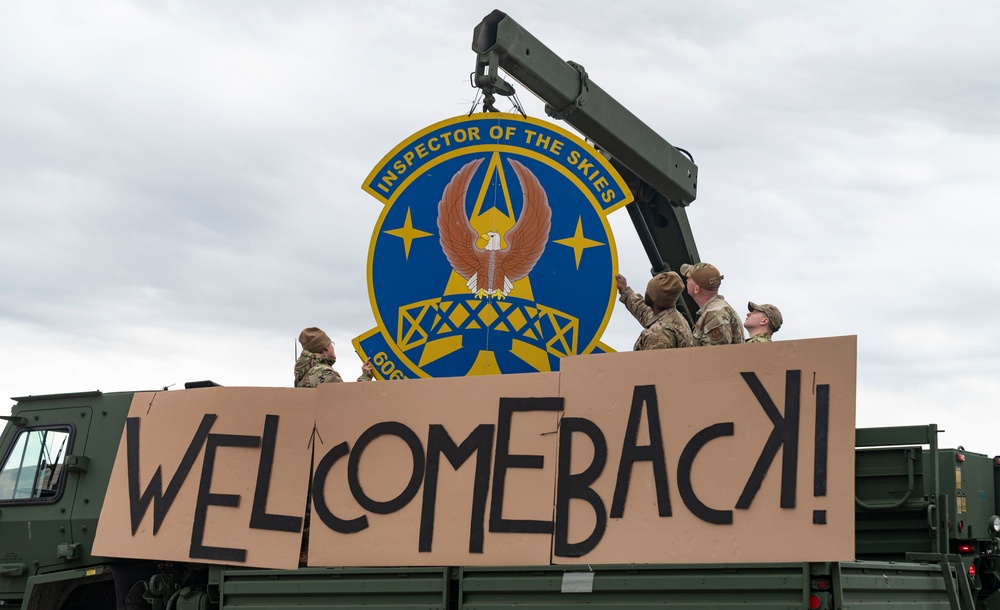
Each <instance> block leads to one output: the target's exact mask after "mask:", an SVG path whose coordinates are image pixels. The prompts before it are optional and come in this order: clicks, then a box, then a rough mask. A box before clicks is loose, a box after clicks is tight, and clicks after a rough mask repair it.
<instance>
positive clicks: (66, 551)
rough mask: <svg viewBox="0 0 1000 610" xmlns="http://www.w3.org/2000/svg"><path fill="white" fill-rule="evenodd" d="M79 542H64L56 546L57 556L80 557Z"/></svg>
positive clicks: (62, 557) (60, 557)
mask: <svg viewBox="0 0 1000 610" xmlns="http://www.w3.org/2000/svg"><path fill="white" fill-rule="evenodd" d="M80 546H81V545H80V543H79V542H63V543H61V544H59V545H58V546H57V547H56V557H57V558H59V559H79V557H80Z"/></svg>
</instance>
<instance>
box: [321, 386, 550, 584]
mask: <svg viewBox="0 0 1000 610" xmlns="http://www.w3.org/2000/svg"><path fill="white" fill-rule="evenodd" d="M372 390H377V391H372ZM317 393H318V394H325V395H326V396H324V398H323V400H324V402H327V403H329V404H338V405H350V407H348V408H346V409H326V410H321V412H320V413H319V415H318V417H317V422H316V425H317V430H318V431H319V433H320V436H321V437H322V439H323V444H322V445H320V444H317V446H316V448H317V454H316V464H317V466H316V473H315V476H314V477H313V485H314V487H313V504H312V519H311V521H312V525H311V527H310V535H309V565H311V566H332V565H372V566H374V565H380V566H386V565H389V566H392V565H409V566H435V565H489V564H494V565H496V564H503V565H519V564H520V565H540V564H541V565H544V564H547V563H548V562H549V538H550V536H549V533H550V532H551V530H552V526H551V521H552V489H553V487H552V486H553V483H554V481H555V472H556V439H557V436H558V435H557V434H556V431H557V429H558V422H559V416H560V415H561V414H562V401H561V399H559V398H558V395H559V375H558V374H556V373H540V374H533V375H504V376H503V377H486V378H461V377H459V378H453V379H433V380H419V381H418V380H413V381H400V382H391V383H378V384H371V383H360V384H331V385H328V386H321V387H319V388H318V389H317ZM539 534H541V535H539Z"/></svg>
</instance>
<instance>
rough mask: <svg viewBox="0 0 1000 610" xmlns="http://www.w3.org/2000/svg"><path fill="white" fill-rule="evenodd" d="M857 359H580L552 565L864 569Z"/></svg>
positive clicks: (569, 380) (705, 354)
mask: <svg viewBox="0 0 1000 610" xmlns="http://www.w3.org/2000/svg"><path fill="white" fill-rule="evenodd" d="M856 350H857V345H856V340H855V338H854V337H846V338H836V339H818V340H804V341H778V342H774V343H759V344H743V345H732V346H722V347H699V348H689V349H671V350H659V351H654V352H632V353H627V354H616V355H615V356H614V357H611V358H609V357H598V356H586V357H579V358H573V359H570V360H567V361H566V362H565V363H563V368H562V371H561V373H560V384H559V385H560V389H561V393H562V395H563V397H564V398H565V400H566V415H565V417H564V418H563V420H562V422H561V424H560V464H559V477H560V481H559V488H558V489H557V492H556V524H557V527H556V532H555V540H554V545H553V563H723V562H772V561H834V560H853V559H854V420H855V418H854V409H855V406H854V405H855V384H856V380H855V376H856V365H855V359H856ZM571 418H579V419H577V420H576V421H574V420H573V419H571ZM567 437H568V438H567ZM570 439H571V440H570ZM595 447H597V453H599V454H600V459H595V457H594V454H595ZM567 456H568V457H569V458H570V459H569V462H568V463H567V462H566V461H564V458H565V457H567ZM567 472H568V473H571V474H570V475H568V476H567V475H566V473H567ZM806 541H808V543H806Z"/></svg>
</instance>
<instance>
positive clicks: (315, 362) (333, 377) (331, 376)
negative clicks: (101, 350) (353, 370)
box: [295, 350, 372, 388]
mask: <svg viewBox="0 0 1000 610" xmlns="http://www.w3.org/2000/svg"><path fill="white" fill-rule="evenodd" d="M334 362H335V360H334V359H333V358H328V357H327V356H324V355H323V354H314V353H312V352H307V351H306V350H302V355H301V356H299V359H298V360H296V361H295V387H297V388H315V387H317V386H318V385H319V384H321V383H342V382H343V381H344V379H343V377H341V376H340V373H338V372H337V371H335V370H333V363H334ZM371 380H372V377H371V375H364V374H362V375H361V376H360V377H358V381H371Z"/></svg>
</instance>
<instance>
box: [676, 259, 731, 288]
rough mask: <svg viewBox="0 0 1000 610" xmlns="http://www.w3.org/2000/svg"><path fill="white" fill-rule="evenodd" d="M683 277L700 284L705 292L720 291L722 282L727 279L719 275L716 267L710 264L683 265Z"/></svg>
mask: <svg viewBox="0 0 1000 610" xmlns="http://www.w3.org/2000/svg"><path fill="white" fill-rule="evenodd" d="M681 275H683V276H684V277H689V278H691V279H692V280H694V283H695V284H698V285H699V286H701V287H702V288H704V289H705V290H718V289H719V286H720V285H722V280H723V279H725V277H726V276H724V275H722V274H721V273H719V270H718V269H716V268H715V265H710V264H708V263H695V264H693V265H688V264H684V265H681Z"/></svg>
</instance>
